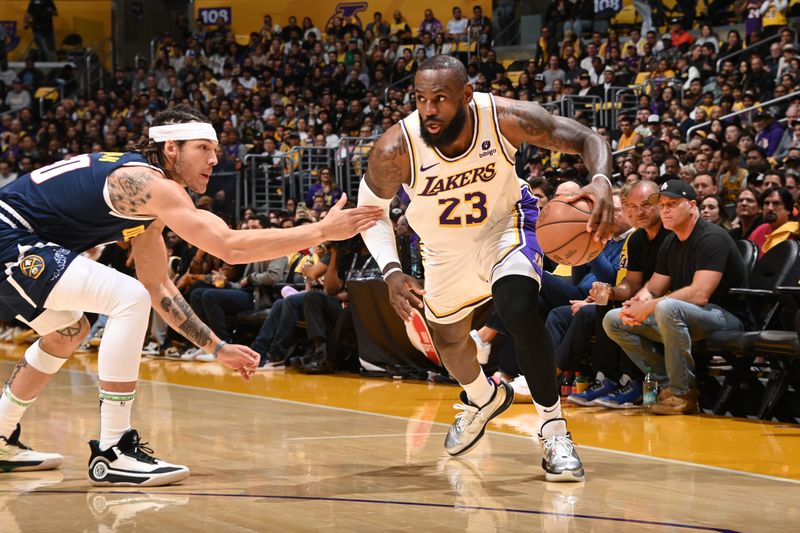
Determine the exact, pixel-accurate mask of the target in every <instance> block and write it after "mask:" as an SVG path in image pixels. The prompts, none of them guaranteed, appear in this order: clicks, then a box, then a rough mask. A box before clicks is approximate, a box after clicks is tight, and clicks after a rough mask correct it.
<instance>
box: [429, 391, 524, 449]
mask: <svg viewBox="0 0 800 533" xmlns="http://www.w3.org/2000/svg"><path fill="white" fill-rule="evenodd" d="M491 383H492V384H493V385H494V395H493V396H492V399H491V400H489V403H487V404H486V405H484V406H483V407H478V406H476V405H474V404H473V403H472V402H470V401H469V398H468V397H467V393H466V391H461V403H457V404H454V405H453V407H454V408H456V409H459V410H460V411H461V412H460V413H458V414H457V415H456V420H455V422H453V425H452V426H450V430H449V431H448V432H447V436H446V437H445V439H444V449H445V451H446V452H447V453H449V454H450V455H459V454H462V453H464V452H466V451H467V450H469V449H470V448H472V447H473V446H474V445H475V443H477V442H478V441H479V440H480V438H481V437H483V433H484V432H485V431H486V424H488V423H489V421H490V420H491V419H492V418H494V417H496V416H497V415H499V414H500V413H502V412H503V411H505V410H506V409H508V408H509V407H510V406H511V404H512V403H514V389H512V388H511V386H510V385H509V384H508V383H506V382H504V381H502V382H500V384H495V383H494V381H492V382H491Z"/></svg>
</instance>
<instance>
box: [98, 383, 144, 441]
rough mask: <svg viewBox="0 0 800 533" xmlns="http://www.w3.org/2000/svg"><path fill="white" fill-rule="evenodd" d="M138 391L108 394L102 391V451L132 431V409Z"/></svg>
mask: <svg viewBox="0 0 800 533" xmlns="http://www.w3.org/2000/svg"><path fill="white" fill-rule="evenodd" d="M135 397H136V391H131V392H107V391H104V390H103V389H100V449H101V450H107V449H109V448H110V447H112V446H114V445H115V444H117V443H118V442H119V439H120V438H121V437H122V435H124V434H125V432H126V431H128V430H129V429H131V408H132V407H133V399H134V398H135Z"/></svg>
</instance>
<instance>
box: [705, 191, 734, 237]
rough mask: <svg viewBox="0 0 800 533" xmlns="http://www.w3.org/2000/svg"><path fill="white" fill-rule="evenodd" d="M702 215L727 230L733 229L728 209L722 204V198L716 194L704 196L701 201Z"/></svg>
mask: <svg viewBox="0 0 800 533" xmlns="http://www.w3.org/2000/svg"><path fill="white" fill-rule="evenodd" d="M700 217H701V218H702V219H703V220H705V221H706V222H711V223H712V224H716V225H717V226H722V227H723V228H724V229H725V230H728V231H730V229H731V222H730V218H729V217H728V211H727V210H726V209H725V206H724V205H723V204H722V199H721V198H720V197H719V196H717V195H716V194H710V195H708V196H706V197H705V198H703V201H702V202H701V203H700Z"/></svg>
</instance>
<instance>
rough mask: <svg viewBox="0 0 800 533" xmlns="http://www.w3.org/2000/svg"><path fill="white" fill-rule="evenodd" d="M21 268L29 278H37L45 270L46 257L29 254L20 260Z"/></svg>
mask: <svg viewBox="0 0 800 533" xmlns="http://www.w3.org/2000/svg"><path fill="white" fill-rule="evenodd" d="M19 269H20V270H22V273H23V274H25V275H26V276H28V277H29V278H33V279H37V278H38V277H39V276H41V275H42V272H44V259H42V258H41V257H39V256H38V255H29V256H27V257H24V258H23V259H22V261H20V262H19Z"/></svg>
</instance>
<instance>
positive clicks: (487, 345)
mask: <svg viewBox="0 0 800 533" xmlns="http://www.w3.org/2000/svg"><path fill="white" fill-rule="evenodd" d="M469 336H470V337H471V338H472V340H473V341H474V342H475V347H476V348H477V351H478V353H477V357H478V363H479V364H482V365H485V364H486V363H488V362H489V354H491V352H492V343H491V342H483V341H482V340H481V337H480V335H478V332H477V331H476V330H474V329H473V330H472V331H470V332H469Z"/></svg>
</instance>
